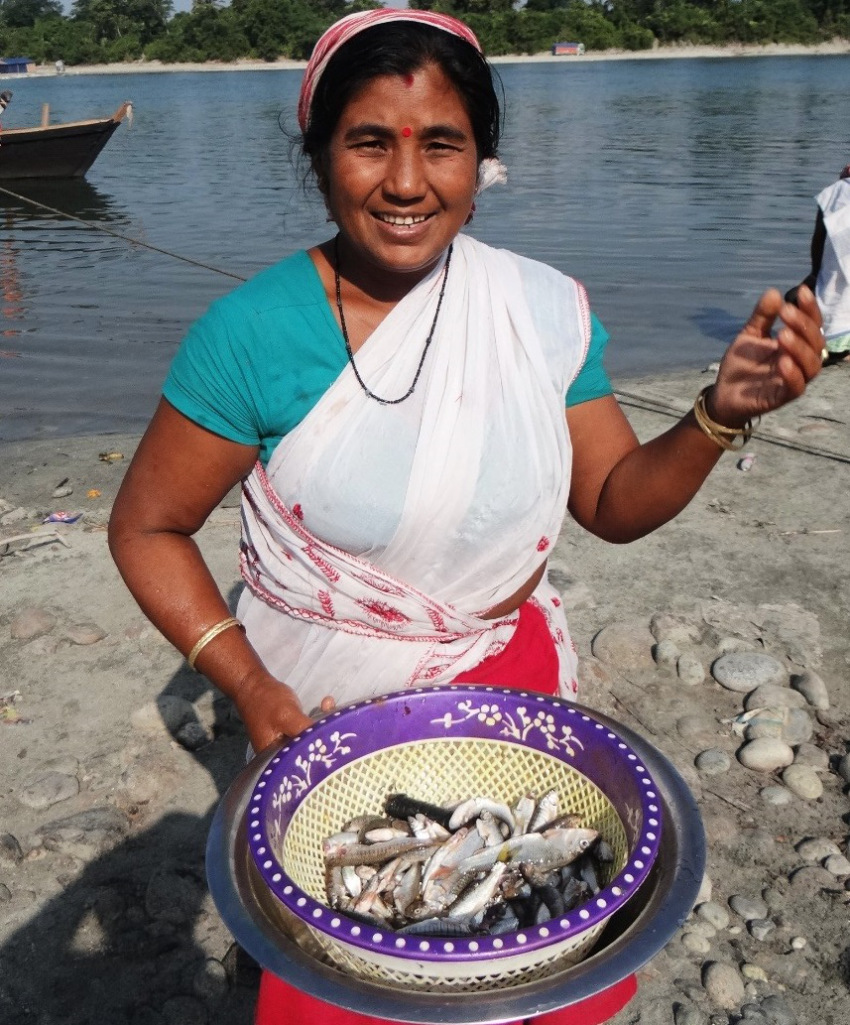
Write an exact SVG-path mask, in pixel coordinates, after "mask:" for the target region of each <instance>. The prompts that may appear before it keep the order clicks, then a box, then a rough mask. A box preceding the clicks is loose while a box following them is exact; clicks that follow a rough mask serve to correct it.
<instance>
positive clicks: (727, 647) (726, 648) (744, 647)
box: [716, 636, 753, 655]
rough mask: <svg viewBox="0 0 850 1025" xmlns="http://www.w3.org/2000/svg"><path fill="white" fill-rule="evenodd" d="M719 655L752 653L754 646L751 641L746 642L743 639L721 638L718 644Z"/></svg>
mask: <svg viewBox="0 0 850 1025" xmlns="http://www.w3.org/2000/svg"><path fill="white" fill-rule="evenodd" d="M716 647H717V654H718V655H727V654H729V653H730V652H738V651H750V652H751V651H752V650H753V649H752V646H751V645H750V642H749V641H745V640H744V638H743V637H730V636H726V637H721V638H720V640H719V641H718V642H717V645H716Z"/></svg>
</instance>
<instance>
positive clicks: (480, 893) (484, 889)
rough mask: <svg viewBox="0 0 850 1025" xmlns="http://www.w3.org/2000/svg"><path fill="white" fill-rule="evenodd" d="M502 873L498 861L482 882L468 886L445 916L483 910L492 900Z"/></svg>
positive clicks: (454, 916)
mask: <svg viewBox="0 0 850 1025" xmlns="http://www.w3.org/2000/svg"><path fill="white" fill-rule="evenodd" d="M504 873H505V866H504V864H502V863H501V862H500V863H499V864H498V865H494V866H493V868H492V869H491V870H490V873H489V875H487V877H486V878H485V879H484V880H482V882H480V883H476V884H475V885H474V886H472V887H470V889H469V890H468V891H467V892H466V893H464V894H463V895H462V896H461V897H459V898H458V899H457V900H456V901H455V902H454V904H452V906H451V907H450V908H449V910H448V912H447V913H446V914H447V917H448V918H466V917H467V916H468V915H475V914H477V913H478V912H479V911H483V910H484V908H486V907H487V906H488V905H489V904H490V903H491V902H492V900H493V897H494V896H495V893H496V890H497V889H498V888H499V882H500V880H501V878H502V876H503V875H504Z"/></svg>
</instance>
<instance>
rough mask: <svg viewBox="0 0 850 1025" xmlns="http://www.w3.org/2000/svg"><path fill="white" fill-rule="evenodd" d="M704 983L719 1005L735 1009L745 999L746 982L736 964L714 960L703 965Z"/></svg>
mask: <svg viewBox="0 0 850 1025" xmlns="http://www.w3.org/2000/svg"><path fill="white" fill-rule="evenodd" d="M702 984H703V986H704V987H705V991H706V993H707V994H708V996H709V999H710V1000H711V1002H712V1003H713V1004H716V1005H717V1006H718V1007H724V1008H726V1009H727V1010H733V1009H734V1008H737V1007H740V1006H741V1003H742V1002H743V1000H744V982H743V980H742V978H741V976H740V973H739V972H738V969H737V968H735V966H734V965H731V964H724V963H723V962H721V961H712V962H709V963H708V964H707V965H705V966H703V973H702Z"/></svg>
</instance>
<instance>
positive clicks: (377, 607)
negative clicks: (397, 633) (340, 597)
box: [356, 598, 410, 623]
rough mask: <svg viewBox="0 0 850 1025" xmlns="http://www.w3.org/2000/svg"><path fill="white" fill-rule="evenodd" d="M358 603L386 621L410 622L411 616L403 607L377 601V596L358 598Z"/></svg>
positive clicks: (371, 614)
mask: <svg viewBox="0 0 850 1025" xmlns="http://www.w3.org/2000/svg"><path fill="white" fill-rule="evenodd" d="M356 603H357V604H358V605H359V606H360V608H361V609H363V610H364V611H365V612H367V613H368V614H369V615H370V616H374V617H375V618H376V619H380V620H383V622H385V623H409V622H410V617H409V616H406V615H405V614H404V613H403V612H402V611H401V609H397V608H394V607H393V606H392V605H388V604H387V603H386V602H385V601H377V600H376V599H375V598H358V599H357V600H356Z"/></svg>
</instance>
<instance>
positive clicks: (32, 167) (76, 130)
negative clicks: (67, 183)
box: [0, 118, 121, 181]
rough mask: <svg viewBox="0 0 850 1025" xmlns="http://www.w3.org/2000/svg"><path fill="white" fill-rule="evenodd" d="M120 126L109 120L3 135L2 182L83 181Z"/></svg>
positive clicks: (0, 155)
mask: <svg viewBox="0 0 850 1025" xmlns="http://www.w3.org/2000/svg"><path fill="white" fill-rule="evenodd" d="M120 123H121V122H120V120H115V119H114V118H105V119H103V120H101V121H85V122H79V123H77V124H64V125H49V126H48V127H46V128H13V129H11V130H9V131H3V132H0V181H10V180H15V179H22V178H82V177H83V176H84V175H85V174H86V172H87V171H88V169H89V168H90V167H91V165H92V164H93V163H94V161H95V160H96V158H97V156H98V154H99V153H100V151H101V150H102V149H103V147H104V146H105V145H106V144H107V142H109V139H110V138H111V136H112V133H113V132H114V131H115V129H116V128H117V127H118V125H119V124H120Z"/></svg>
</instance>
